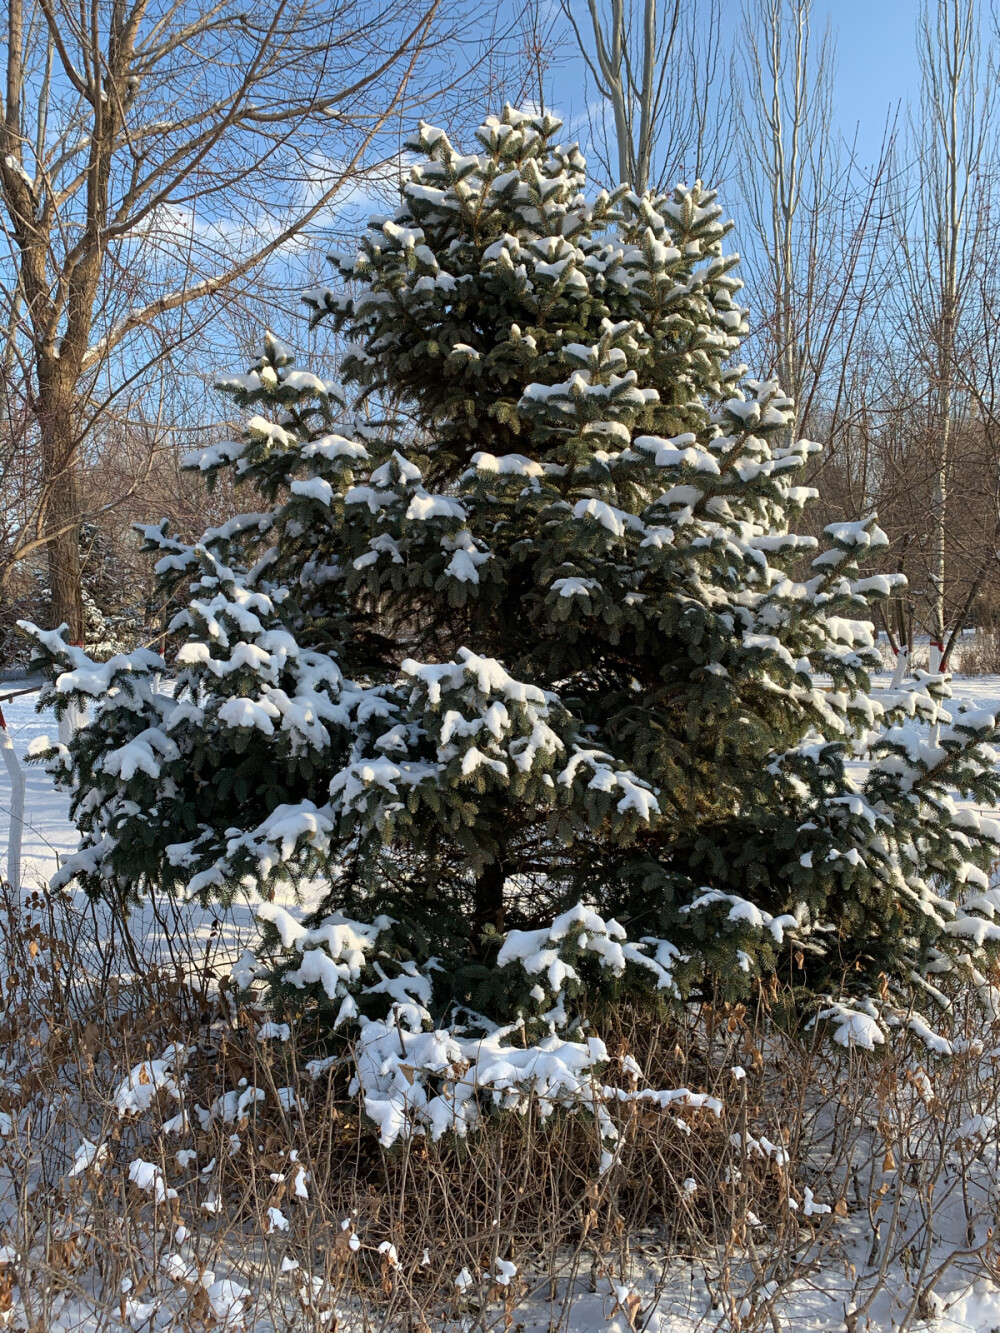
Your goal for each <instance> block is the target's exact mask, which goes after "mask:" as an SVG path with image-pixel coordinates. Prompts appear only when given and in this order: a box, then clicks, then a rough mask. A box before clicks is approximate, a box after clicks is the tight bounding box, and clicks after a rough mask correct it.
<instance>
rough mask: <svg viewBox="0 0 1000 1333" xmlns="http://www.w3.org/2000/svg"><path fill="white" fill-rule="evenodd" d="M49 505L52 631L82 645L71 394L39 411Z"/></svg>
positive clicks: (51, 398) (48, 400)
mask: <svg viewBox="0 0 1000 1333" xmlns="http://www.w3.org/2000/svg"><path fill="white" fill-rule="evenodd" d="M37 417H38V426H39V431H40V435H41V453H42V460H43V467H44V477H43V486H44V488H45V491H46V495H47V501H46V506H45V529H46V532H48V533H50V534H51V536H50V540H49V541H48V543H47V546H46V555H47V559H48V571H49V589H50V592H51V599H52V600H51V603H50V622H51V624H50V627H51V628H52V629H58V628H59V626H60V625H63V624H65V625H66V626H67V627H68V632H67V636H66V637H67V638H68V639H69V641H70V642H71V643H78V644H82V643H83V641H84V625H83V589H82V584H81V580H80V512H81V503H80V499H81V497H80V481H79V472H78V463H77V448H76V446H77V438H76V422H75V418H74V413H73V408H72V395H71V394H66V393H60V392H58V391H57V390H54V391H53V392H52V393H51V395H49V394H46V395H45V400H44V403H43V404H40V405H39V410H38V411H37Z"/></svg>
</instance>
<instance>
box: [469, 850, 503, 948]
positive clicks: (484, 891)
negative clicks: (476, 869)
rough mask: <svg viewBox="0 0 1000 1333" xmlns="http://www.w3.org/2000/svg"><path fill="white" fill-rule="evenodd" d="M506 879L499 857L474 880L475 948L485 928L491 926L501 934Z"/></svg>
mask: <svg viewBox="0 0 1000 1333" xmlns="http://www.w3.org/2000/svg"><path fill="white" fill-rule="evenodd" d="M506 879H507V871H506V867H505V865H504V862H503V860H502V859H500V858H499V857H498V858H497V859H496V860H494V861H490V862H489V863H488V864H487V865H485V866H484V867H483V869H482V870H481V871H480V873H479V875H478V876H477V878H476V888H475V903H474V907H473V925H474V938H475V942H476V946H477V947H478V944H479V938H480V936H481V935H482V933H483V931H484V930H486V928H487V927H489V926H492V927H493V929H494V930H496V931H498V932H500V933H501V934H502V933H503V930H504V927H505V909H504V897H503V886H504V883H505V881H506Z"/></svg>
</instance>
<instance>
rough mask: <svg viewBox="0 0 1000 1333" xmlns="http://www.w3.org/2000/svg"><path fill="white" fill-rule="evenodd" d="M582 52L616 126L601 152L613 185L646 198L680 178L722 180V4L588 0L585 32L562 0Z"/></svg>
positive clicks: (726, 103)
mask: <svg viewBox="0 0 1000 1333" xmlns="http://www.w3.org/2000/svg"><path fill="white" fill-rule="evenodd" d="M561 3H562V9H563V13H564V14H565V15H566V18H567V19H568V20H569V23H570V25H571V27H572V29H573V34H574V37H575V39H576V44H577V46H578V48H579V50H580V52H581V54H582V55H583V58H584V60H585V62H586V65H587V67H588V69H589V71H590V73H591V75H592V77H593V79H594V82H595V84H596V87H597V90H598V92H599V93H600V95H601V98H602V100H603V103H604V105H605V106H606V107H607V108H608V109H609V111H610V113H611V116H612V118H613V122H614V133H613V151H611V150H612V145H611V144H609V143H608V142H607V136H606V135H604V134H602V133H601V132H600V130H601V128H602V127H595V128H598V133H597V135H596V136H595V142H596V141H602V140H603V145H604V152H603V154H599V155H600V156H601V157H602V159H603V160H602V163H601V165H602V166H603V168H604V170H605V172H606V173H607V175H608V177H609V178H614V181H615V183H616V184H617V183H619V182H624V183H626V184H628V185H631V186H632V188H633V189H634V190H637V191H639V192H640V193H641V192H642V191H643V190H646V189H648V188H654V189H664V188H667V187H669V186H670V185H672V184H673V183H674V182H675V181H676V180H677V179H679V178H682V177H683V178H686V179H690V180H694V179H696V178H697V179H704V178H705V177H706V176H709V177H710V178H711V179H712V180H713V182H715V181H717V180H718V179H719V176H720V175H721V174H722V172H723V170H724V163H725V161H726V158H727V156H728V144H729V140H730V134H729V125H728V114H729V110H730V107H731V102H730V99H729V97H728V94H726V93H725V92H724V90H723V88H722V85H721V75H722V73H723V71H724V68H725V59H724V56H725V44H724V43H723V41H722V40H721V32H720V29H721V8H720V0H697V3H695V2H694V0H641V3H640V0H610V3H609V4H608V5H601V4H599V3H598V0H587V11H588V19H589V23H587V24H585V25H581V23H580V22H578V20H577V18H576V15H575V14H574V10H573V6H572V4H571V3H570V0H561Z"/></svg>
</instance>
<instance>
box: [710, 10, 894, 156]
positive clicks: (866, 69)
mask: <svg viewBox="0 0 1000 1333" xmlns="http://www.w3.org/2000/svg"><path fill="white" fill-rule="evenodd" d="M730 2H731V0H730ZM824 11H825V13H824ZM919 12H920V5H919V3H918V0H837V3H835V4H830V5H825V6H824V5H822V4H817V6H816V16H817V18H820V16H821V15H822V16H823V17H824V18H827V17H828V18H829V20H830V24H831V27H832V28H833V31H834V34H835V36H836V39H837V71H836V86H835V89H836V102H837V110H838V113H839V120H840V124H841V128H842V130H843V132H844V134H845V136H847V137H848V138H853V135H854V130H855V127H856V126H857V127H858V144H859V147H860V149H861V151H862V155H863V156H865V157H868V158H872V157H874V156H875V155H876V154H877V153H878V149H879V145H880V143H881V140H882V129H883V126H884V124H885V118H886V113H887V112H888V111H889V110H890V108H892V109H895V107H896V105H897V104H898V103H899V102H902V103H903V104H904V108H905V104H906V102H907V100H916V98H917V97H918V96H919V91H920V71H919V68H918V65H917V55H916V22H917V16H918V14H919Z"/></svg>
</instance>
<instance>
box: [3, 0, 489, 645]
mask: <svg viewBox="0 0 1000 1333" xmlns="http://www.w3.org/2000/svg"><path fill="white" fill-rule="evenodd" d="M443 3H444V0H419V3H418V4H417V5H415V6H413V7H410V8H408V9H407V10H405V11H404V10H400V9H398V8H396V7H389V6H386V7H384V8H383V7H380V6H379V5H378V4H377V3H372V2H371V0H266V3H264V4H262V5H257V6H254V7H252V8H250V9H248V8H246V7H245V6H243V5H242V4H240V3H237V0H215V3H212V0H204V2H203V3H198V2H197V0H79V3H77V2H76V0H9V5H8V21H7V29H6V34H5V42H4V46H5V52H4V54H5V65H6V69H5V82H4V84H3V86H2V88H0V227H2V230H3V235H4V238H5V240H6V243H7V245H6V254H3V255H0V301H2V302H3V309H2V317H3V323H4V324H5V325H6V327H7V333H8V338H7V344H6V351H5V362H4V395H3V397H4V402H3V407H4V410H5V422H4V425H3V427H0V430H2V431H3V433H4V436H5V440H4V443H5V446H6V448H5V454H6V457H5V462H4V464H3V465H4V466H5V468H6V470H7V473H8V474H9V476H10V478H11V479H12V480H13V479H15V478H16V479H17V480H18V482H19V488H20V491H19V496H18V499H19V500H20V502H21V508H20V510H19V511H18V516H17V520H16V522H14V523H13V524H12V525H11V531H9V532H8V533H7V549H6V550H5V551H3V552H2V553H0V580H5V578H6V576H7V575H9V572H10V570H11V568H12V567H13V565H14V563H15V562H16V561H18V560H20V559H24V558H25V557H27V556H29V555H32V554H38V553H40V552H42V551H44V553H45V555H46V558H47V561H48V569H49V581H50V585H51V594H52V621H53V623H54V624H59V623H60V622H62V621H65V622H66V623H67V624H68V626H69V637H70V638H71V639H74V640H79V639H80V638H81V637H82V633H83V626H82V601H81V593H80V570H79V540H78V534H79V529H80V524H81V521H82V520H83V519H84V518H85V517H86V516H87V514H86V505H85V501H84V497H83V494H82V490H81V470H82V469H83V467H84V465H85V463H86V461H87V450H88V448H89V447H90V445H89V444H88V442H89V441H92V440H93V438H94V437H93V431H94V427H95V423H96V422H97V421H98V420H99V419H100V417H101V414H102V412H104V411H106V410H107V408H108V405H109V403H110V402H112V401H114V400H115V399H120V398H121V396H122V395H123V394H128V393H129V392H131V391H132V390H133V389H134V388H135V386H138V385H141V384H143V383H145V382H146V380H145V379H144V377H147V373H148V371H149V369H150V367H155V366H156V365H157V364H158V362H159V361H160V360H161V359H162V358H163V357H164V356H165V355H167V354H168V353H169V352H170V351H171V349H175V348H176V347H177V346H179V345H181V344H182V343H183V342H184V341H185V340H187V339H189V338H190V337H191V336H192V334H193V333H195V332H197V330H198V329H199V327H200V326H202V325H203V324H204V323H205V321H207V320H208V319H210V318H211V317H212V315H213V313H214V312H216V311H218V310H219V309H220V308H221V307H222V306H224V305H225V303H227V302H230V301H232V300H233V299H234V293H236V292H237V291H238V290H239V288H240V285H241V284H242V283H244V282H245V281H246V280H247V279H248V278H249V277H250V276H252V275H254V274H257V273H259V271H260V270H261V267H262V265H264V264H265V263H266V262H267V261H269V260H271V259H272V257H275V256H277V257H279V258H280V256H281V255H282V254H283V253H287V248H288V247H289V245H290V244H292V243H293V242H294V241H295V240H296V238H297V237H299V236H300V235H301V234H302V233H303V231H304V230H305V229H306V228H307V227H309V226H310V225H311V224H317V223H318V222H320V221H322V220H323V219H324V218H326V217H328V215H329V210H330V208H331V205H332V204H333V202H334V201H335V200H336V199H337V198H338V196H340V195H341V194H342V192H343V191H344V189H345V187H346V186H347V185H349V184H351V183H354V182H356V181H357V180H358V177H359V174H361V173H363V172H364V171H365V170H366V169H368V168H370V167H371V165H372V163H373V162H377V161H379V160H385V159H386V158H387V157H388V158H394V157H395V156H396V154H397V153H398V141H397V138H396V135H395V133H394V132H393V131H394V130H395V124H394V118H395V117H397V116H403V115H405V116H406V117H407V118H409V116H410V115H411V114H412V108H413V105H414V103H415V102H416V101H418V100H420V101H422V102H426V99H427V97H428V95H429V92H430V86H429V85H428V83H427V82H426V80H427V79H430V80H433V84H434V88H435V89H437V90H440V89H441V88H442V86H446V85H447V84H448V82H449V80H451V79H452V78H453V75H452V74H451V72H450V71H449V67H448V61H447V59H446V58H444V57H445V56H446V54H447V53H446V52H443V51H442V44H443V42H444V41H445V37H446V26H447V24H448V23H450V22H451V21H452V19H453V18H454V17H455V16H454V14H452V15H450V16H448V15H445V14H444V12H443V8H442V5H443ZM469 55H470V53H466V57H467V59H468V58H469ZM476 58H477V55H476V53H471V60H469V63H471V64H474V63H475V60H476ZM147 415H148V414H147ZM153 415H154V416H155V413H154V414H153ZM4 481H5V485H6V481H7V476H6V475H5V478H4ZM132 484H133V486H134V485H135V478H133V483H132ZM0 586H2V583H0Z"/></svg>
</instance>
